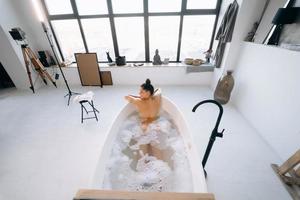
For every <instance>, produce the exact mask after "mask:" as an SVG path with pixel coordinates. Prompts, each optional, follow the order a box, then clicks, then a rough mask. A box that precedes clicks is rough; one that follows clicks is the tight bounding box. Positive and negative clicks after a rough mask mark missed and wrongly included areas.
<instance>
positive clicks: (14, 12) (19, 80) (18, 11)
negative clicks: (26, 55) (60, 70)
mask: <svg viewBox="0 0 300 200" xmlns="http://www.w3.org/2000/svg"><path fill="white" fill-rule="evenodd" d="M0 25H1V30H0V37H1V43H0V44H1V48H0V59H1V62H2V63H3V65H4V68H5V70H6V71H7V73H8V74H9V76H10V77H11V79H12V81H13V82H14V83H15V85H16V87H17V88H18V89H28V87H29V81H28V78H27V73H26V71H25V64H24V59H23V55H22V51H21V48H20V45H18V44H17V43H16V42H15V41H14V40H13V39H12V38H11V36H10V35H9V33H8V31H9V30H11V28H15V27H20V28H21V29H22V30H23V31H25V33H26V38H27V40H28V43H29V45H30V47H31V49H32V50H33V51H34V52H35V53H37V51H38V50H48V51H49V50H50V46H49V44H48V41H47V38H46V35H45V33H44V32H43V29H42V25H41V22H40V21H39V20H38V18H37V16H36V13H35V11H34V7H33V4H32V1H31V0H22V1H19V0H0ZM50 53H51V52H50ZM31 71H32V79H33V81H35V80H36V73H35V72H34V70H31ZM41 85H43V83H42V81H41V79H40V78H38V79H37V81H36V82H35V89H37V88H39V87H40V86H41Z"/></svg>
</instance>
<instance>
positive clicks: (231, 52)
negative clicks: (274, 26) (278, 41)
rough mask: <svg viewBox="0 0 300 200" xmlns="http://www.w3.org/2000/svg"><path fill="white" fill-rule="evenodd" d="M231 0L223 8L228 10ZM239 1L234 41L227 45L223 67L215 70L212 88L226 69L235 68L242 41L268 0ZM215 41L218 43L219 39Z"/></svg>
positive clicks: (221, 16) (220, 19)
mask: <svg viewBox="0 0 300 200" xmlns="http://www.w3.org/2000/svg"><path fill="white" fill-rule="evenodd" d="M231 2H233V0H225V1H224V2H223V3H222V9H223V10H224V9H225V10H226V9H227V6H228V5H229V3H231ZM237 2H238V4H239V12H238V15H237V18H236V23H235V27H234V31H233V35H232V41H231V42H230V43H227V45H226V50H225V54H224V57H223V61H222V64H221V67H220V68H219V69H216V70H215V73H214V76H213V79H212V83H211V88H212V89H214V88H215V87H216V84H217V82H218V80H219V78H220V76H221V75H222V74H223V73H224V72H225V71H226V70H234V68H235V66H236V61H237V60H238V57H239V54H240V47H241V43H242V41H243V40H244V39H245V37H246V36H247V33H248V32H249V31H250V30H251V28H252V26H253V24H254V23H255V22H256V21H258V20H259V18H260V16H261V13H262V12H263V8H264V5H265V2H266V0H238V1H237ZM223 15H224V13H223V14H222V13H221V14H220V16H219V22H221V21H222V18H223ZM215 42H216V43H217V42H218V41H215Z"/></svg>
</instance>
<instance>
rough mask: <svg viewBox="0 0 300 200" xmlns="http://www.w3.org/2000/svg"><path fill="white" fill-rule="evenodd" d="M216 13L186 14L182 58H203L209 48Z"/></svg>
mask: <svg viewBox="0 0 300 200" xmlns="http://www.w3.org/2000/svg"><path fill="white" fill-rule="evenodd" d="M214 21H215V15H205V16H184V19H183V32H182V39H181V51H180V60H184V59H185V58H187V57H191V58H202V59H204V57H205V55H204V54H203V53H204V52H205V51H206V50H208V48H209V43H210V39H211V36H212V31H213V25H214Z"/></svg>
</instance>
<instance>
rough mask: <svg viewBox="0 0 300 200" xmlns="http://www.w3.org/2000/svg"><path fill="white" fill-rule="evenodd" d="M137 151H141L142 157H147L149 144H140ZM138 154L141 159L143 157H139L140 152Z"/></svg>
mask: <svg viewBox="0 0 300 200" xmlns="http://www.w3.org/2000/svg"><path fill="white" fill-rule="evenodd" d="M139 151H142V153H143V155H146V154H148V155H149V144H141V145H140V148H139ZM138 154H139V159H140V158H141V157H143V155H141V153H140V152H139V153H138Z"/></svg>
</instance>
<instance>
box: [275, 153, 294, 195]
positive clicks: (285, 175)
mask: <svg viewBox="0 0 300 200" xmlns="http://www.w3.org/2000/svg"><path fill="white" fill-rule="evenodd" d="M271 167H272V168H273V170H274V172H275V173H276V174H277V176H278V177H279V179H280V180H281V182H282V183H283V185H284V186H285V188H286V189H287V191H288V192H289V193H290V195H291V196H292V198H293V199H294V200H300V149H299V150H298V151H297V152H296V153H295V154H294V155H292V156H291V157H290V158H289V159H288V160H287V161H285V162H284V163H283V164H282V165H281V166H278V165H276V164H271Z"/></svg>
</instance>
